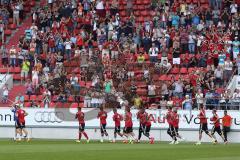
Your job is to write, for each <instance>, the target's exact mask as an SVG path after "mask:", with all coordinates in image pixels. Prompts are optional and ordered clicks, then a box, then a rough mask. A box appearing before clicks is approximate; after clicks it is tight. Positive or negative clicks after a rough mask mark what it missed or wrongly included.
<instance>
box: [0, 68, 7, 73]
mask: <svg viewBox="0 0 240 160" xmlns="http://www.w3.org/2000/svg"><path fill="white" fill-rule="evenodd" d="M7 72H8V68H0V73H7Z"/></svg>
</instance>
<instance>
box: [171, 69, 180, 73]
mask: <svg viewBox="0 0 240 160" xmlns="http://www.w3.org/2000/svg"><path fill="white" fill-rule="evenodd" d="M171 73H172V74H178V73H179V68H172V70H171Z"/></svg>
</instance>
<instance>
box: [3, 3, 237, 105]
mask: <svg viewBox="0 0 240 160" xmlns="http://www.w3.org/2000/svg"><path fill="white" fill-rule="evenodd" d="M217 2H221V3H217ZM239 4H240V1H239V0H238V1H233V2H232V3H231V2H230V1H215V0H210V1H208V0H200V1H197V0H186V1H185V0H159V1H158V0H96V1H89V0H81V1H79V2H78V1H74V0H73V1H69V0H67V1H66V0H59V1H55V2H53V3H51V4H47V3H46V2H45V1H41V2H40V6H39V7H37V8H34V6H35V5H36V3H35V1H31V0H28V1H23V14H24V15H27V14H28V13H30V12H31V15H32V16H31V17H27V18H26V19H25V20H24V21H23V23H22V24H20V26H19V27H18V30H16V28H17V25H16V23H17V22H15V20H14V19H12V18H11V17H12V16H11V15H12V12H13V11H12V10H11V7H10V6H12V4H7V5H3V7H4V8H9V9H10V10H8V12H7V13H9V14H7V15H9V16H8V18H6V16H4V15H3V16H2V17H4V18H2V19H4V26H5V27H4V28H5V30H4V33H5V35H6V36H10V35H12V37H11V38H10V40H9V42H8V43H7V44H4V41H3V44H4V45H3V46H2V49H1V52H2V62H1V69H0V73H7V72H9V74H12V75H13V78H14V80H15V84H16V86H15V87H14V88H13V89H12V90H11V91H10V94H11V93H13V95H11V96H10V97H11V98H12V99H11V98H10V99H11V101H15V97H16V96H17V95H16V91H18V93H19V92H21V96H22V97H23V98H24V101H23V102H22V103H23V105H24V106H25V107H72V108H76V107H78V106H81V107H98V106H100V105H102V104H106V106H107V107H116V106H117V107H121V105H127V104H128V105H131V106H134V107H136V108H138V107H139V106H140V105H144V106H145V107H147V108H166V107H167V106H175V107H178V108H182V109H194V108H197V107H198V106H199V105H200V104H202V103H205V104H206V106H207V108H209V109H213V108H217V109H238V106H239V104H240V100H239V98H240V94H239V90H238V89H237V90H236V92H234V93H233V94H230V95H229V94H228V92H229V91H228V90H227V86H228V84H229V82H230V81H231V79H232V77H233V76H234V75H235V74H236V73H237V69H238V67H239V66H240V57H239V55H238V54H239V44H240V42H239ZM37 5H39V2H38V4H37ZM12 9H14V8H12ZM5 10H6V9H5ZM13 18H14V17H13ZM21 21H22V20H21ZM14 22H15V23H14ZM0 28H1V27H0ZM5 48H6V49H5ZM19 88H21V89H20V91H19ZM18 96H19V95H18Z"/></svg>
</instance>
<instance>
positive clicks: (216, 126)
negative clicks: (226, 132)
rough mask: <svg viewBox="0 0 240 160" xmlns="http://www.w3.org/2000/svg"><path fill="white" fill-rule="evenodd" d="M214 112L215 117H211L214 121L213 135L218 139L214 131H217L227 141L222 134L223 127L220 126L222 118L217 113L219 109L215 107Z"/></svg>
mask: <svg viewBox="0 0 240 160" xmlns="http://www.w3.org/2000/svg"><path fill="white" fill-rule="evenodd" d="M212 114H213V117H212V118H211V119H210V120H211V121H212V122H213V128H212V132H211V135H212V137H213V138H214V139H215V140H216V137H215V135H214V133H215V132H217V133H218V135H219V136H221V138H222V139H223V141H224V142H225V138H224V136H223V134H222V130H221V127H220V119H219V117H218V115H217V110H216V109H213V111H212ZM215 143H217V140H216V141H215Z"/></svg>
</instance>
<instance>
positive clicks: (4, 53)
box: [0, 45, 8, 67]
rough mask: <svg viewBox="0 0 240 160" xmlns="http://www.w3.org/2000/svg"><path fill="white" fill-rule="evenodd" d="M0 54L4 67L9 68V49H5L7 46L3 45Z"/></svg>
mask: <svg viewBox="0 0 240 160" xmlns="http://www.w3.org/2000/svg"><path fill="white" fill-rule="evenodd" d="M0 52H1V57H2V65H3V67H8V53H7V49H6V48H5V45H2V47H1V50H0Z"/></svg>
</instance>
